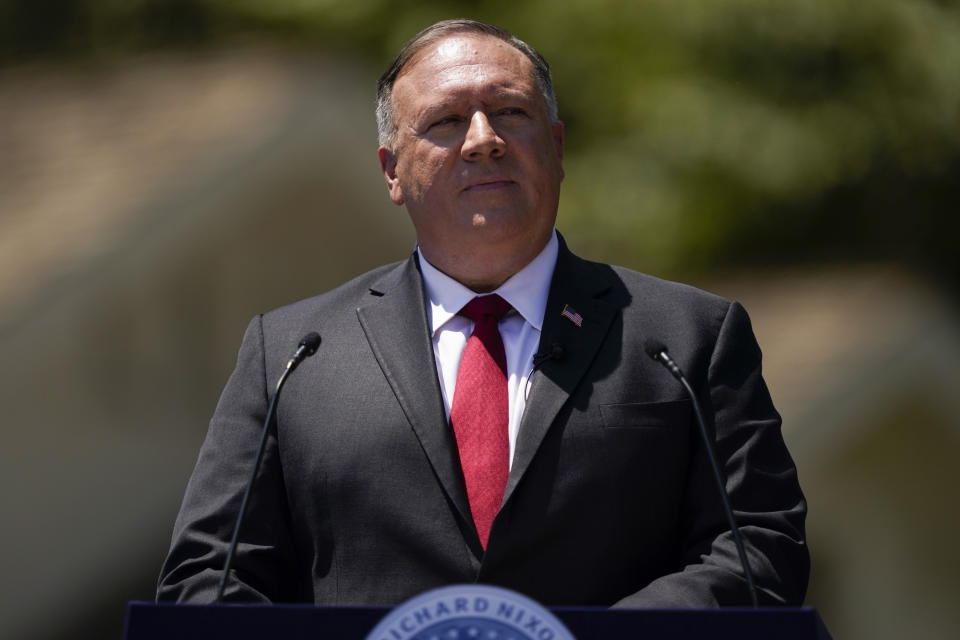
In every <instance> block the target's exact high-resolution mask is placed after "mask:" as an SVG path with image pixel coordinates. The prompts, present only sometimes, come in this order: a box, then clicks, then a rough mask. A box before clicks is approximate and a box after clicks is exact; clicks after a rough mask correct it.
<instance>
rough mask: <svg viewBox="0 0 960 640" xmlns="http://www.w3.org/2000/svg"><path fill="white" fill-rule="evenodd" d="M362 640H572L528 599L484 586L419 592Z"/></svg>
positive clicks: (542, 608)
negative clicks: (365, 639)
mask: <svg viewBox="0 0 960 640" xmlns="http://www.w3.org/2000/svg"><path fill="white" fill-rule="evenodd" d="M367 640H575V639H574V637H573V634H571V633H570V631H569V630H568V629H567V628H566V627H564V626H563V623H561V622H560V621H559V620H558V619H557V618H556V616H554V615H553V614H552V613H550V611H548V610H547V609H546V608H545V607H543V606H542V605H540V604H538V603H537V602H535V601H533V600H531V599H530V598H528V597H526V596H524V595H521V594H519V593H516V592H515V591H510V590H509V589H503V588H501V587H493V586H490V585H483V584H462V585H452V586H449V587H442V588H440V589H434V590H432V591H427V592H426V593H422V594H420V595H418V596H415V597H414V598H411V599H410V600H407V601H406V602H404V603H403V604H401V605H399V606H398V607H397V608H396V609H394V610H393V611H391V612H390V613H389V614H387V616H386V617H384V619H383V620H381V621H380V623H379V624H377V626H376V627H374V628H373V631H371V632H370V634H369V635H368V636H367Z"/></svg>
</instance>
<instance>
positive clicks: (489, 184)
mask: <svg viewBox="0 0 960 640" xmlns="http://www.w3.org/2000/svg"><path fill="white" fill-rule="evenodd" d="M512 184H514V182H513V180H507V179H506V178H484V179H482V180H478V181H477V182H474V183H473V184H471V185H468V186H467V187H466V188H465V189H464V191H495V190H497V189H504V188H506V187H509V186H510V185H512Z"/></svg>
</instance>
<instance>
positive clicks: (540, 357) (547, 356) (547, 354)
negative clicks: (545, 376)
mask: <svg viewBox="0 0 960 640" xmlns="http://www.w3.org/2000/svg"><path fill="white" fill-rule="evenodd" d="M565 355H567V351H566V349H564V348H563V345H562V344H560V341H558V340H554V341H553V342H551V343H550V346H549V347H545V348H544V349H543V350H542V351H540V352H539V353H535V354H533V368H532V369H530V375H528V376H527V383H526V385H524V388H523V397H524V398H526V397H527V396H528V395H530V383H531V382H532V381H533V374H534V373H536V372H537V369H539V368H540V367H541V366H543V363H545V362H549V361H550V360H563V357H564V356H565Z"/></svg>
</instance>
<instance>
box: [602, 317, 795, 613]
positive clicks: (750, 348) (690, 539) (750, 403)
mask: <svg viewBox="0 0 960 640" xmlns="http://www.w3.org/2000/svg"><path fill="white" fill-rule="evenodd" d="M681 366H682V365H681ZM687 373H688V375H689V374H690V373H692V372H689V371H688V372H687ZM698 379H700V380H702V379H703V377H702V376H699V377H694V376H691V380H692V381H694V380H698ZM693 384H695V385H696V384H697V382H693ZM695 388H696V387H695ZM699 394H700V401H701V402H702V403H703V406H704V418H705V420H706V421H707V427H708V431H711V432H712V435H713V436H714V439H715V448H716V454H717V461H718V464H719V465H720V467H721V471H722V473H723V474H724V475H725V478H726V488H727V492H728V494H729V495H730V500H731V503H732V507H733V512H734V517H735V519H736V521H737V524H738V527H739V529H740V534H741V537H742V538H743V542H744V545H745V547H746V554H747V558H748V561H749V563H750V567H751V571H752V573H753V578H754V583H755V585H756V588H757V592H758V593H757V595H758V599H759V601H760V603H761V604H766V605H799V604H801V603H802V601H803V598H804V595H805V593H806V589H807V580H808V576H809V570H810V558H809V553H808V550H807V546H806V538H805V533H804V519H805V517H806V511H807V509H806V502H805V500H804V497H803V494H802V492H801V491H800V486H799V484H798V482H797V471H796V467H795V466H794V464H793V461H792V460H791V458H790V454H789V453H788V452H787V449H786V446H785V445H784V442H783V437H782V435H781V431H780V416H779V415H778V414H777V412H776V410H775V409H774V407H773V404H772V402H771V400H770V395H769V393H768V391H767V387H766V384H765V383H764V381H763V378H762V376H761V365H760V348H759V346H758V345H757V341H756V339H755V338H754V335H753V331H752V329H751V326H750V320H749V318H748V317H747V314H746V311H744V309H743V307H741V306H740V305H739V304H737V303H732V304H731V305H730V307H729V308H728V310H727V313H726V316H725V317H724V319H723V322H722V325H721V327H720V330H719V333H718V334H717V339H716V343H715V345H714V349H713V353H712V356H711V358H710V365H709V369H708V371H707V374H706V385H705V388H704V389H702V390H700V391H699ZM692 428H693V429H696V428H697V427H696V426H695V425H693V427H692ZM692 437H693V438H696V440H695V442H696V445H695V446H693V447H692V448H691V451H692V453H691V456H692V460H691V467H690V474H689V479H688V485H687V490H686V494H685V503H684V505H683V517H682V523H681V536H682V541H681V545H682V554H681V558H682V560H681V566H679V567H678V568H677V569H678V570H677V571H676V572H674V573H671V574H668V575H665V576H663V577H661V578H658V579H656V580H654V581H653V582H651V583H650V584H648V585H647V586H646V587H645V588H643V589H641V590H640V591H638V592H636V593H633V594H631V595H629V596H627V597H626V598H623V599H622V600H621V601H620V602H618V603H617V604H616V605H615V606H628V607H711V606H748V605H749V603H750V596H749V590H748V588H747V582H746V579H745V578H744V577H743V571H742V569H741V567H740V560H739V556H738V554H737V550H736V546H735V545H734V541H733V535H732V532H731V531H730V529H729V526H728V524H727V521H726V518H725V515H724V512H723V507H722V504H721V502H720V498H719V496H718V493H717V488H716V482H715V481H714V479H713V477H712V471H711V468H710V463H709V459H708V458H707V456H706V454H705V452H704V450H703V447H702V445H701V443H700V438H699V434H697V435H695V436H692Z"/></svg>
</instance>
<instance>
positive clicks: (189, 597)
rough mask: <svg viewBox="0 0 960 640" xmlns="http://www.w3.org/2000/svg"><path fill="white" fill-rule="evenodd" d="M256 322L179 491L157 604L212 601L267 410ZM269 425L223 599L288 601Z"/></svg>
mask: <svg viewBox="0 0 960 640" xmlns="http://www.w3.org/2000/svg"><path fill="white" fill-rule="evenodd" d="M263 344H264V340H263V327H262V317H261V316H258V317H256V318H254V319H253V320H252V321H251V322H250V325H249V326H248V328H247V331H246V334H245V335H244V338H243V344H242V345H241V347H240V352H239V355H238V357H237V366H236V369H235V370H234V372H233V374H232V375H231V376H230V379H229V381H228V382H227V385H226V387H225V388H224V390H223V394H222V395H221V397H220V401H219V403H218V404H217V408H216V411H215V413H214V415H213V418H212V420H211V421H210V427H209V430H208V432H207V436H206V439H205V441H204V443H203V446H202V447H201V450H200V455H199V459H198V460H197V465H196V468H195V469H194V471H193V475H192V476H191V478H190V481H189V483H188V485H187V490H186V494H185V496H184V499H183V504H182V506H181V508H180V513H179V515H178V516H177V520H176V524H175V525H174V531H173V540H172V542H171V546H170V552H169V554H168V556H167V559H166V562H165V563H164V565H163V569H162V570H161V574H160V579H159V583H158V586H157V601H175V602H196V603H203V602H212V601H213V600H214V599H215V597H216V592H217V587H218V585H219V581H220V577H221V575H222V570H223V565H224V562H225V560H226V556H227V550H228V548H229V543H230V540H231V538H232V536H233V528H234V525H235V523H236V518H237V514H238V513H239V510H240V503H241V500H242V498H243V492H244V490H245V488H246V484H247V480H248V479H249V476H250V473H251V471H252V470H253V464H254V461H255V458H256V451H257V447H258V445H259V442H260V434H261V430H262V425H263V420H264V418H265V415H266V411H267V403H268V391H272V387H271V386H269V385H268V383H267V381H266V380H265V368H264V346H263ZM291 538H292V536H291V534H290V524H289V514H288V509H287V501H286V492H285V489H284V484H283V474H282V470H281V468H280V461H279V457H278V450H277V438H276V425H275V424H274V425H271V427H270V434H269V437H268V440H267V444H266V449H265V452H264V457H263V462H262V466H261V468H260V471H259V473H258V476H257V479H256V485H255V488H254V492H253V493H252V495H251V498H250V502H249V504H248V510H247V514H246V517H245V519H244V524H243V528H242V530H241V532H240V538H239V545H238V547H237V552H236V554H235V557H234V562H233V567H234V568H233V569H232V571H231V575H230V579H229V580H228V582H227V589H226V593H225V595H224V599H225V600H228V601H244V602H272V601H285V600H290V599H291V596H290V593H289V589H290V585H291V584H293V583H294V582H295V581H294V580H291V579H290V577H291V575H292V574H293V573H294V572H295V569H294V567H295V558H294V555H295V552H294V551H293V549H294V545H293V543H292V539H291Z"/></svg>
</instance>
